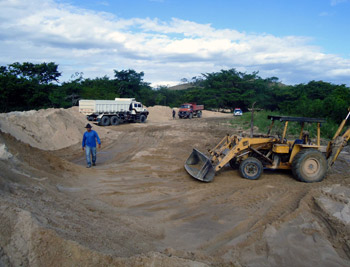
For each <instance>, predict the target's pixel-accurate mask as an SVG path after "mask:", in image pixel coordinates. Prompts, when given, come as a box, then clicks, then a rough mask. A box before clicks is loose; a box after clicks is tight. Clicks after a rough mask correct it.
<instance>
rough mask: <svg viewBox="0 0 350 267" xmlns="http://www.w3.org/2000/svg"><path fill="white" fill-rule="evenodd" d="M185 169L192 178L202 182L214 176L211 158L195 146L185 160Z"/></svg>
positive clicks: (208, 180)
mask: <svg viewBox="0 0 350 267" xmlns="http://www.w3.org/2000/svg"><path fill="white" fill-rule="evenodd" d="M185 169H186V171H187V172H188V173H189V174H190V175H191V176H192V177H193V178H196V179H198V180H201V181H203V182H211V181H212V180H213V179H214V176H215V169H214V167H213V165H212V163H211V160H210V159H209V158H208V157H207V156H205V155H204V154H203V153H202V152H199V151H198V150H197V149H195V148H194V149H193V151H192V154H191V155H190V156H189V158H188V159H187V160H186V163H185Z"/></svg>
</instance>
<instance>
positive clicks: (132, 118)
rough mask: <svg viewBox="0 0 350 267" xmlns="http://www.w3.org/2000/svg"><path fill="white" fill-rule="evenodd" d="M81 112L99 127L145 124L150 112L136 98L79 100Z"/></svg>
mask: <svg viewBox="0 0 350 267" xmlns="http://www.w3.org/2000/svg"><path fill="white" fill-rule="evenodd" d="M79 112H81V113H83V114H84V115H86V118H87V120H89V121H96V122H97V123H98V125H101V126H108V125H118V124H121V123H125V122H140V123H144V122H146V120H147V116H148V114H149V112H148V111H147V109H146V108H144V107H143V105H142V104H141V103H140V102H137V101H136V100H135V98H115V99H114V100H85V99H82V100H79Z"/></svg>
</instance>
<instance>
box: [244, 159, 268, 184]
mask: <svg viewBox="0 0 350 267" xmlns="http://www.w3.org/2000/svg"><path fill="white" fill-rule="evenodd" d="M263 170H264V167H263V165H262V163H261V161H260V160H258V159H257V158H254V157H249V158H246V159H245V160H243V161H242V162H241V164H240V165H239V172H240V173H241V175H242V177H243V178H246V179H249V180H256V179H259V177H260V176H261V174H262V172H263Z"/></svg>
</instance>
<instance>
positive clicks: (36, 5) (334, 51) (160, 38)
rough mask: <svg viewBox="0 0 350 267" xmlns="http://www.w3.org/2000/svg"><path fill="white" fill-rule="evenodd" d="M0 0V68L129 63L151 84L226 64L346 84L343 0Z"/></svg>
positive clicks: (349, 72)
mask: <svg viewBox="0 0 350 267" xmlns="http://www.w3.org/2000/svg"><path fill="white" fill-rule="evenodd" d="M26 2H27V1H20V0H0V65H7V64H11V63H13V62H16V61H19V62H24V61H29V62H33V63H36V62H38V63H39V62H44V61H45V62H49V61H53V62H55V63H56V64H59V70H60V71H61V72H62V74H63V76H62V78H61V81H65V80H69V79H70V77H71V75H72V74H74V73H75V72H83V73H84V75H83V76H84V77H85V78H96V77H101V76H104V75H107V76H109V77H111V78H112V77H113V70H114V69H116V70H123V69H135V70H136V71H138V72H140V71H143V72H144V73H145V76H144V80H145V81H146V82H150V83H152V85H154V86H157V85H174V84H178V83H180V80H181V79H182V78H187V79H191V78H192V77H194V76H200V75H201V74H202V73H211V72H216V71H220V70H221V69H230V68H235V69H237V70H238V71H242V72H248V73H251V72H253V71H259V75H260V76H261V77H263V78H267V77H272V76H276V77H278V78H279V79H280V81H281V82H284V83H286V84H297V83H307V82H309V81H311V80H323V81H327V82H332V83H335V84H347V85H348V86H349V85H350V50H349V47H350V30H349V28H350V27H349V25H350V16H349V15H348V14H350V0H318V1H317V0H303V1H302V0H294V1H290V0H284V1H283V0H279V1H278V0H264V1H262V0H260V1H259V0H231V1H229V0H216V1H214V0H213V1H209V0H202V1H197V0H194V1H191V0H187V1H183V0H137V1H133V0H129V1H126V0H118V1H110V0H84V1H82V0H32V1H28V2H29V3H28V2H27V3H26Z"/></svg>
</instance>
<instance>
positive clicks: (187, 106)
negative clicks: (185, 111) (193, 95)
mask: <svg viewBox="0 0 350 267" xmlns="http://www.w3.org/2000/svg"><path fill="white" fill-rule="evenodd" d="M181 108H190V105H181Z"/></svg>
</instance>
